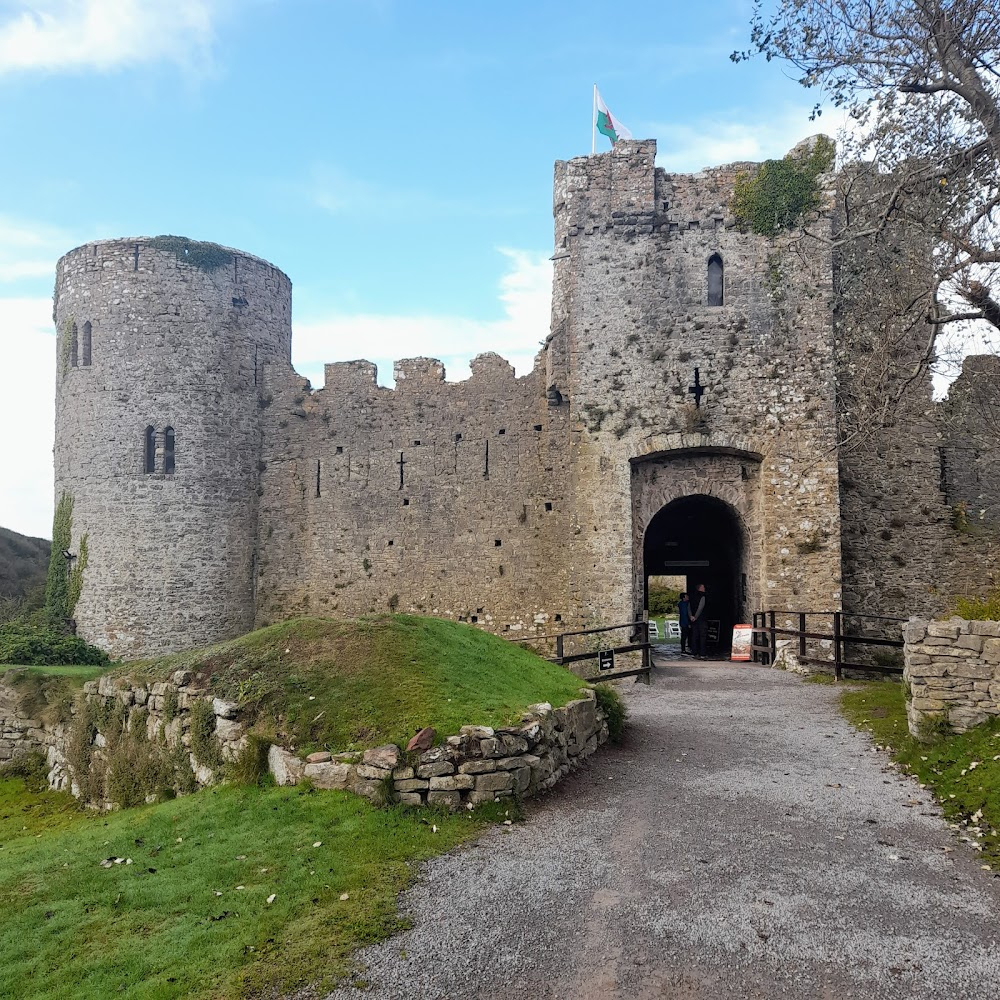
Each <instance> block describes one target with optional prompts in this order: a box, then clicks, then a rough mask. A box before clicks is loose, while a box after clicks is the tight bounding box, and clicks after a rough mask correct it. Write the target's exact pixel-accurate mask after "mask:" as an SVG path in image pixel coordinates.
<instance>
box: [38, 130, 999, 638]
mask: <svg viewBox="0 0 1000 1000" xmlns="http://www.w3.org/2000/svg"><path fill="white" fill-rule="evenodd" d="M655 153H656V146H655V143H654V142H651V141H630V142H623V143H619V144H617V145H616V146H615V148H614V149H613V151H612V152H610V153H606V154H601V155H599V156H590V157H581V158H578V159H575V160H570V161H567V162H560V163H557V164H556V170H555V183H554V214H555V253H554V267H555V271H554V284H553V298H552V326H551V332H550V335H549V337H548V339H547V341H546V343H545V345H544V347H543V348H542V350H541V352H540V354H539V356H538V358H537V360H536V364H535V369H534V371H533V372H531V373H530V374H528V375H525V376H523V377H520V378H515V377H514V373H513V371H512V370H511V368H510V366H509V365H508V364H507V363H506V362H505V361H503V360H502V359H501V358H499V357H497V356H496V355H492V354H485V355H482V356H480V357H479V358H477V359H476V360H475V361H474V362H473V364H472V372H473V374H472V377H471V378H470V379H468V380H466V381H465V382H461V383H455V384H451V383H447V382H445V381H444V371H443V368H442V366H441V365H440V363H439V362H437V361H434V360H432V359H425V358H416V359H409V360H405V361H400V362H398V363H397V365H396V372H395V374H396V387H395V388H394V389H387V388H383V387H380V386H378V385H377V384H376V380H375V370H374V366H372V365H371V364H370V363H368V362H365V361H354V362H349V363H345V364H334V365H328V366H327V370H326V384H325V386H324V387H323V388H322V389H319V390H313V389H312V388H311V387H310V386H309V385H308V383H307V382H306V381H305V380H304V379H302V378H301V377H300V376H299V375H297V374H296V373H295V372H294V370H293V369H292V368H291V365H290V361H289V356H290V355H289V345H290V336H291V334H290V309H291V306H290V285H289V282H288V279H287V278H286V277H285V276H284V275H283V274H282V273H281V272H280V271H277V270H276V269H274V268H273V267H271V266H270V265H269V264H266V263H265V262H264V261H261V260H258V259H257V258H252V257H249V256H247V255H245V254H240V253H238V252H236V251H229V250H226V249H224V248H218V247H213V246H212V245H210V244H191V247H192V248H193V250H198V253H199V254H200V256H198V254H195V257H196V258H197V259H195V257H192V255H191V254H189V253H185V252H184V249H183V247H182V246H179V245H178V243H177V242H174V243H171V242H170V241H166V242H164V241H163V240H162V239H160V240H146V239H136V240H118V241H111V242H101V243H95V244H89V245H87V246H85V247H81V248H78V249H77V250H74V251H72V252H71V253H70V254H68V255H67V256H66V257H64V258H63V259H62V261H61V262H60V264H59V272H58V276H57V286H56V323H57V328H58V332H59V342H60V347H59V350H60V357H61V358H63V362H62V364H61V368H60V374H59V376H58V379H59V381H58V394H57V421H56V492H57V495H61V494H62V493H64V492H66V493H69V494H71V495H72V496H73V498H74V501H75V503H76V507H75V513H74V525H73V535H74V545H78V544H79V539H80V538H81V537H82V536H83V535H84V534H86V535H87V537H88V543H89V563H88V567H87V569H86V572H85V574H84V582H83V593H82V595H81V598H80V602H79V604H78V606H77V609H76V617H77V620H78V623H79V629H80V632H81V634H82V635H84V636H85V637H86V638H88V639H90V640H91V641H94V642H96V643H97V644H98V645H101V646H103V647H104V648H107V649H110V650H111V651H113V652H114V653H115V654H117V655H120V656H125V657H128V656H139V655H147V654H151V653H156V652H162V651H167V650H173V649H179V648H184V647H188V646H195V645H199V644H204V643H207V642H210V641H213V640H219V639H223V638H228V637H231V636H233V635H235V634H238V633H239V632H242V631H245V630H246V629H248V628H250V627H251V626H252V625H254V624H257V625H260V624H265V623H268V622H271V621H274V620H278V619H281V618H285V617H289V616H291V615H293V614H302V613H310V614H344V615H353V614H358V613H365V612H369V611H372V610H386V609H390V610H395V609H398V610H400V611H417V612H424V613H430V614H438V615H441V616H444V617H449V618H455V619H459V620H465V621H469V622H472V623H475V624H478V625H480V626H481V627H486V628H489V629H490V630H492V631H496V632H498V633H502V634H516V635H524V634H529V633H532V632H539V633H542V632H552V631H556V630H558V629H560V628H562V629H565V630H569V629H572V628H575V627H587V626H593V625H598V624H612V623H617V622H622V621H626V620H631V619H632V617H633V616H634V615H635V614H637V613H641V611H642V609H643V606H644V587H645V577H646V575H647V573H648V572H649V570H648V567H647V566H646V565H645V564H644V556H643V551H644V541H645V540H646V539H647V538H650V537H653V536H652V535H651V534H650V529H651V525H652V524H653V522H654V520H655V519H656V518H657V517H658V515H659V514H660V513H661V512H664V511H666V512H668V513H669V510H670V509H672V508H671V506H670V505H671V504H674V503H676V502H677V501H684V500H686V499H687V498H695V499H696V500H700V499H703V498H709V499H711V500H713V501H717V503H716V504H715V506H714V507H712V508H711V510H714V511H726V512H728V513H727V517H728V518H729V519H730V520H731V522H732V523H733V524H734V525H735V526H736V529H735V531H734V532H733V537H734V538H738V539H739V542H738V545H739V547H740V548H741V550H742V551H741V552H740V553H739V560H738V563H739V569H740V571H741V574H742V584H735V585H734V586H735V587H736V589H739V590H740V591H741V592H740V593H739V594H738V595H737V597H736V600H735V603H734V609H735V610H734V612H733V613H734V614H736V615H738V616H740V617H743V618H744V619H746V618H747V617H748V616H749V614H750V613H751V612H752V611H754V610H757V609H758V608H761V607H779V608H802V607H805V608H809V609H817V610H818V609H823V610H832V609H835V608H838V607H840V606H841V605H842V604H843V605H844V606H845V607H847V608H848V609H853V610H872V609H874V610H878V611H882V612H889V613H892V612H896V611H899V610H906V608H905V607H903V606H904V605H906V604H907V603H908V602H910V601H914V600H917V599H918V598H919V600H918V606H919V607H921V608H926V609H928V610H932V609H933V607H934V606H935V602H937V603H938V604H940V603H941V602H942V601H944V600H945V598H946V595H948V594H949V592H952V591H953V590H954V589H956V587H958V586H959V585H960V584H963V585H964V581H959V579H958V576H957V575H956V574H957V571H956V568H955V567H954V566H953V565H952V564H951V562H950V561H949V559H948V558H947V557H948V551H949V549H948V544H949V542H950V541H951V540H952V535H950V534H949V532H953V528H952V525H951V521H952V515H951V508H952V506H953V505H954V504H955V502H956V501H954V500H950V499H949V495H948V492H947V491H948V490H949V489H951V490H953V491H954V490H955V489H957V488H959V487H958V485H957V484H951V483H950V481H949V479H948V476H949V475H950V473H948V472H947V470H946V473H944V474H941V473H940V468H941V467H942V462H941V461H940V460H939V459H940V456H941V455H947V454H948V453H949V452H948V449H949V448H952V449H953V448H954V447H957V446H958V444H960V443H961V441H962V438H963V427H964V424H963V421H965V420H966V418H965V416H963V415H962V414H961V413H958V412H957V411H956V414H953V415H952V429H951V430H950V431H949V435H950V436H949V437H948V438H947V440H945V441H944V442H943V443H941V442H939V440H938V439H937V437H936V434H937V432H936V430H935V427H937V426H938V425H937V423H936V420H937V416H936V411H935V409H934V407H933V406H932V404H931V403H930V397H929V386H928V385H926V384H925V383H923V382H920V381H919V380H918V381H917V382H916V383H915V384H914V385H913V386H912V387H911V388H910V390H909V395H908V396H907V397H906V400H905V401H904V402H905V405H903V406H902V407H901V408H900V411H899V419H898V420H897V425H896V426H894V427H892V428H888V429H886V430H885V431H884V434H883V437H882V438H880V439H879V442H878V444H877V447H876V448H875V449H873V456H874V457H870V458H867V459H864V460H861V459H858V458H856V457H854V458H852V457H850V456H841V455H840V453H839V451H838V444H837V434H838V424H839V422H840V418H841V416H842V414H841V411H840V410H839V409H838V406H839V401H838V400H839V396H838V394H839V393H841V392H842V390H844V389H845V388H849V385H850V379H851V374H850V371H849V370H848V369H847V368H845V367H844V365H845V362H844V358H845V357H851V358H853V359H854V361H855V362H857V361H858V360H859V359H860V360H861V363H863V358H864V354H863V350H864V348H863V343H864V338H863V336H862V334H863V324H864V316H859V315H857V314H852V313H851V312H850V311H849V310H847V311H843V310H841V311H840V312H839V313H838V311H837V309H836V305H837V297H836V296H837V289H836V288H835V277H836V274H837V268H836V263H837V262H836V260H835V259H834V257H833V253H832V250H831V248H830V243H829V242H827V241H826V240H824V239H814V240H804V239H801V238H798V236H797V235H796V234H791V233H789V234H785V235H780V236H778V237H775V238H774V239H768V238H765V237H761V236H756V235H753V234H750V233H745V232H741V231H740V229H739V228H737V226H736V225H735V220H734V219H733V218H732V216H731V213H730V210H729V201H730V196H731V193H732V189H733V183H734V179H735V177H736V175H737V174H738V173H739V172H740V171H741V170H743V169H749V168H752V166H753V165H752V164H732V165H729V166H726V167H719V168H715V169H712V170H706V171H703V172H702V173H699V174H693V175H680V174H668V173H666V172H665V171H663V170H660V169H657V168H656V167H655V163H654V159H655ZM830 180H831V183H832V182H833V178H830ZM809 224H810V229H811V230H812V231H813V232H815V233H818V234H819V235H820V236H823V235H824V234H827V235H828V234H830V233H831V232H832V227H834V226H835V224H836V216H835V214H833V213H831V212H830V211H827V210H824V211H823V212H821V213H818V214H817V215H816V217H814V218H812V219H810V220H809ZM179 242H180V243H183V241H179ZM206 247H207V248H208V251H210V252H208V251H205V248H206ZM206 258H207V261H208V265H206V264H205V260H206ZM710 270H711V271H712V273H713V280H715V281H716V286H715V288H714V292H713V293H712V294H711V296H710V291H709V271H710ZM720 272H721V288H720V287H719V286H718V279H719V276H720ZM870 281H871V282H875V283H877V282H878V281H879V276H878V275H877V274H873V275H871V277H870ZM720 291H721V296H720ZM720 299H721V301H720ZM85 322H86V323H90V324H91V325H90V331H91V357H90V360H91V363H90V365H87V366H85V367H84V366H82V365H80V364H79V360H80V355H79V353H78V354H77V362H78V363H77V365H75V366H74V365H73V363H72V362H73V357H74V355H73V350H72V329H73V324H76V326H77V330H78V333H77V337H79V336H80V334H79V330H80V329H82V324H83V323H85ZM845 348H847V350H845ZM79 350H82V347H78V352H79ZM696 368H697V369H698V373H699V378H700V385H701V386H702V387H704V393H703V395H702V396H700V397H697V398H698V400H699V402H700V405H696V404H695V398H696V397H695V396H694V395H693V394H692V393H691V392H690V391H689V386H691V384H692V382H693V377H694V372H695V369H696ZM147 428H151V429H152V439H151V441H152V444H151V445H148V444H147V438H146V434H147ZM168 429H169V430H171V431H172V432H173V434H174V438H173V450H174V459H175V464H174V468H173V471H167V465H168V462H167V457H168V453H169V451H170V448H169V442H168V435H167V432H168ZM880 433H881V432H880ZM980 436H982V435H981V434H980ZM956 442H957V443H956ZM150 463H151V464H152V467H153V471H146V469H147V468H148V467H149V465H150ZM945 464H946V463H945ZM976 468H977V470H979V473H980V482H984V481H985V480H984V479H983V476H988V475H989V469H991V468H992V466H991V465H989V463H988V462H987V461H986V460H985V459H983V460H978V459H977V465H976ZM974 485H975V484H973V486H974ZM969 488H971V487H970V486H969V484H968V483H965V484H964V485H962V487H961V489H965V490H966V491H968V489H969ZM979 492H980V493H981V492H982V489H980V491H979ZM963 495H964V494H963ZM704 510H705V511H708V510H709V508H707V507H706V508H704ZM703 516H704V517H709V514H708V513H703ZM713 516H714V515H713ZM658 530H659V529H658ZM682 530H683V529H682V527H681V526H680V525H674V526H673V528H671V529H670V532H672V533H673V535H674V536H676V535H677V534H678V533H679V532H681V531H682ZM670 532H667V533H666V534H665V535H664V536H663V539H664V544H669V543H670V537H671V535H670ZM657 538H659V536H657ZM658 544H659V542H658ZM734 544H736V543H734ZM969 545H970V547H971V548H973V549H975V556H974V558H973V559H971V560H966V561H965V565H966V566H968V565H969V564H970V561H971V563H973V564H974V565H975V567H976V571H975V573H973V572H971V571H970V572H968V573H967V574H966V577H967V578H969V579H971V577H973V576H975V575H976V574H978V577H979V578H980V579H981V578H983V577H984V576H988V574H989V572H990V571H991V567H992V566H993V562H995V554H991V551H992V550H989V546H987V545H985V543H982V544H981V543H980V542H979V541H978V540H977V541H973V542H970V543H969ZM983 553H985V555H984V554H983ZM929 581H932V583H931V584H929ZM886 602H888V603H886Z"/></svg>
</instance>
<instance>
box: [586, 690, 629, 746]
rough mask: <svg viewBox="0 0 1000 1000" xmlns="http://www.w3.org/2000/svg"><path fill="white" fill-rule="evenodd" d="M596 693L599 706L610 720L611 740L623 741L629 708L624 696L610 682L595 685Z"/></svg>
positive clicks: (609, 731) (614, 741)
mask: <svg viewBox="0 0 1000 1000" xmlns="http://www.w3.org/2000/svg"><path fill="white" fill-rule="evenodd" d="M594 693H595V694H596V695H597V707H598V708H599V709H600V710H601V711H602V712H603V713H604V717H605V718H606V719H607V720H608V735H609V736H610V737H611V742H612V743H623V742H624V741H625V720H626V719H627V718H628V708H626V706H625V702H624V700H623V699H622V696H621V695H620V694H619V693H618V691H617V690H615V688H614V687H612V686H611V685H610V684H597V685H595V686H594Z"/></svg>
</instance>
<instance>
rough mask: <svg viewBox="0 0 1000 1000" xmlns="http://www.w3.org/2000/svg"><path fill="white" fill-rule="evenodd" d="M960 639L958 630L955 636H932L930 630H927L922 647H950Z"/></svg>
mask: <svg viewBox="0 0 1000 1000" xmlns="http://www.w3.org/2000/svg"><path fill="white" fill-rule="evenodd" d="M957 638H958V630H957V629H956V630H955V634H954V635H947V636H944V635H931V632H930V628H928V629H927V635H926V636H925V637H924V641H923V642H922V643H921V645H922V646H950V645H951V644H952V643H953V642H954V641H955V640H956V639H957Z"/></svg>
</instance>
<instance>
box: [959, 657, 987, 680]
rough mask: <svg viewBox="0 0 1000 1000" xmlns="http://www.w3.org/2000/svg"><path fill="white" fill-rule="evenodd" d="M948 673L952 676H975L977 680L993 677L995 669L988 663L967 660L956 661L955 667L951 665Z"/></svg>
mask: <svg viewBox="0 0 1000 1000" xmlns="http://www.w3.org/2000/svg"><path fill="white" fill-rule="evenodd" d="M948 673H949V674H951V676H952V677H975V678H976V679H977V680H989V679H990V678H991V677H993V674H994V670H993V668H992V667H991V666H990V665H989V664H988V663H981V662H979V661H977V660H966V661H965V662H964V663H956V664H955V665H954V666H953V667H949V668H948Z"/></svg>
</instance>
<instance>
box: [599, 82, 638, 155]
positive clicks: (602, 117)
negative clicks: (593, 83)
mask: <svg viewBox="0 0 1000 1000" xmlns="http://www.w3.org/2000/svg"><path fill="white" fill-rule="evenodd" d="M594 93H595V94H597V131H598V132H600V133H601V135H606V136H607V137H608V138H609V139H610V140H611V145H612V146H613V145H614V144H615V143H616V142H617V141H618V140H619V139H631V138H632V133H631V132H630V131H629V130H628V129H627V128H625V126H624V125H623V124H622V123H621V122H620V121H619V120H618V119H617V118H615V117H614V116H613V115H612V114H611V112H610V111H608V106H607V105H606V104H605V103H604V101H603V100H602V99H601V95H600V94H599V93H598V92H597V88H596V87H595V88H594Z"/></svg>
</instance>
